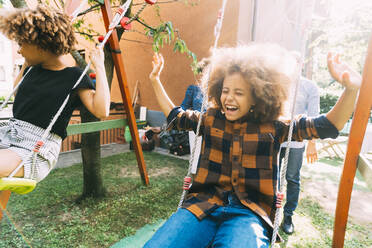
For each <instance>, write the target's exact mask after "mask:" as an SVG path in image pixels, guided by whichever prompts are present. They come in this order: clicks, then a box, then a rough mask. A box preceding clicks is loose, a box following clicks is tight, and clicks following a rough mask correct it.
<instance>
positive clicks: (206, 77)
mask: <svg viewBox="0 0 372 248" xmlns="http://www.w3.org/2000/svg"><path fill="white" fill-rule="evenodd" d="M226 4H227V0H223V2H222V7H221V9H220V10H219V12H218V18H217V23H216V25H215V27H214V37H215V39H214V44H213V50H215V49H216V48H217V44H218V40H219V38H220V35H221V28H222V23H223V18H224V15H225V8H226ZM213 50H212V51H213ZM206 69H207V72H206V74H205V75H204V76H203V78H202V82H203V83H202V85H205V87H204V89H203V94H204V95H203V103H202V107H201V111H200V113H199V120H198V125H197V128H196V133H195V139H194V146H193V149H192V151H191V155H190V160H189V168H188V171H187V175H186V176H185V178H184V184H183V191H182V194H181V199H180V201H179V203H178V207H177V209H179V208H181V206H182V204H183V201H184V199H185V197H186V194H187V192H188V190H189V189H190V188H191V185H192V177H191V175H192V173H191V171H192V165H193V163H194V157H195V156H194V154H195V152H196V146H197V145H198V144H197V138H198V136H199V133H200V126H201V122H202V118H201V116H202V113H203V112H204V111H205V110H206V109H207V105H208V101H207V97H206V89H207V88H208V81H209V75H210V72H211V67H210V66H207V68H206Z"/></svg>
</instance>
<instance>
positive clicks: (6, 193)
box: [0, 190, 11, 220]
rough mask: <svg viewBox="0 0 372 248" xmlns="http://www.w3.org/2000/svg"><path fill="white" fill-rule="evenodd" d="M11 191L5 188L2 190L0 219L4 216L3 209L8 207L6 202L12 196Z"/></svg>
mask: <svg viewBox="0 0 372 248" xmlns="http://www.w3.org/2000/svg"><path fill="white" fill-rule="evenodd" d="M10 193H11V192H10V191H9V190H4V191H0V220H1V219H2V218H3V211H2V210H3V209H6V204H7V203H8V200H9V197H10Z"/></svg>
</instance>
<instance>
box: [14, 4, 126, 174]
mask: <svg viewBox="0 0 372 248" xmlns="http://www.w3.org/2000/svg"><path fill="white" fill-rule="evenodd" d="M131 2H132V0H128V1H126V2H125V3H124V4H123V5H122V6H120V7H119V9H120V10H121V13H116V15H115V16H114V18H113V20H112V22H111V23H110V27H111V26H113V27H116V25H117V24H118V23H119V22H120V20H121V18H123V16H124V15H125V13H126V12H127V11H128V8H129V6H130V4H131ZM112 31H113V29H110V30H109V32H107V33H106V35H105V38H104V40H103V41H102V42H101V43H100V44H99V45H98V47H103V46H104V45H105V43H106V41H107V40H108V38H109V37H110V35H111V33H112ZM91 64H92V62H91V61H90V62H89V63H88V64H87V65H86V66H85V69H84V70H83V72H82V73H81V75H80V77H79V79H78V80H77V81H76V83H75V84H74V86H73V87H72V89H71V91H72V90H74V89H75V88H76V87H77V86H78V85H79V83H80V82H81V80H82V79H83V77H84V75H85V74H86V73H87V71H88V70H89V67H90V66H91ZM28 72H29V71H27V73H28ZM25 76H26V75H25ZM23 78H24V77H23ZM23 78H22V79H23ZM18 85H19V84H18ZM18 85H17V86H18ZM70 95H71V93H69V94H68V95H67V97H66V98H65V100H64V101H63V103H62V105H61V106H60V108H59V109H58V111H57V113H56V114H55V115H54V117H53V118H52V120H51V122H50V123H49V125H48V127H47V128H46V129H45V131H44V133H43V135H42V136H41V139H40V142H42V144H43V143H44V142H45V140H46V138H47V137H48V135H49V133H50V131H51V130H52V127H53V125H54V124H55V122H56V121H57V120H58V118H59V116H60V115H61V113H62V111H63V110H64V108H65V106H66V104H67V103H68V100H69V99H70ZM37 145H38V144H36V146H37ZM36 146H35V148H36ZM36 156H37V152H36V151H35V149H33V150H32V151H31V152H30V155H29V156H27V158H32V167H31V179H35V178H36V171H35V168H36V165H35V162H36ZM23 164H24V162H23V161H22V163H21V164H20V165H19V166H18V167H17V168H16V169H15V170H14V171H13V172H12V173H11V174H10V175H9V176H8V177H9V178H11V177H13V176H14V175H15V174H16V173H17V172H18V170H19V169H20V168H22V166H23ZM51 169H52V168H50V170H51Z"/></svg>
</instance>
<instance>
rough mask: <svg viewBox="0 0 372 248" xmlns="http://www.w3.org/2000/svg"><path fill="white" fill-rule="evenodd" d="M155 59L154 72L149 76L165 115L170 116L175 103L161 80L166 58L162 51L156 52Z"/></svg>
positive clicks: (153, 63)
mask: <svg viewBox="0 0 372 248" xmlns="http://www.w3.org/2000/svg"><path fill="white" fill-rule="evenodd" d="M153 59H154V60H153V61H152V72H151V73H150V76H149V77H150V80H151V84H152V87H153V88H154V91H155V96H156V99H157V100H158V103H159V105H160V108H161V110H162V111H163V113H164V115H165V116H166V117H168V115H169V113H170V112H171V110H172V109H173V108H174V104H173V102H172V101H171V99H170V98H169V97H168V94H167V92H166V91H165V89H164V87H163V85H162V83H161V81H160V73H161V71H162V70H163V67H164V58H163V56H162V55H161V54H160V53H155V54H154V57H153Z"/></svg>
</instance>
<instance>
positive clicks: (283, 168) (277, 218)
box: [271, 63, 302, 247]
mask: <svg viewBox="0 0 372 248" xmlns="http://www.w3.org/2000/svg"><path fill="white" fill-rule="evenodd" d="M301 64H302V63H301ZM298 67H299V68H300V72H299V73H298V75H299V76H298V78H297V80H296V87H295V91H294V97H293V100H292V106H291V123H290V125H289V130H288V139H287V142H288V143H287V147H286V149H285V155H284V160H283V163H282V166H281V169H280V181H278V182H277V184H276V192H283V190H284V189H285V182H286V179H285V177H286V174H287V166H288V157H289V151H290V146H291V142H292V133H293V125H294V122H295V121H294V110H295V105H296V99H297V93H298V85H299V82H300V80H301V67H300V66H298ZM278 184H280V188H279V187H278ZM280 210H281V208H277V209H276V210H275V218H274V224H273V235H272V237H271V247H273V246H274V244H275V241H276V236H277V234H278V230H279V222H280V213H281V211H280Z"/></svg>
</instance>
